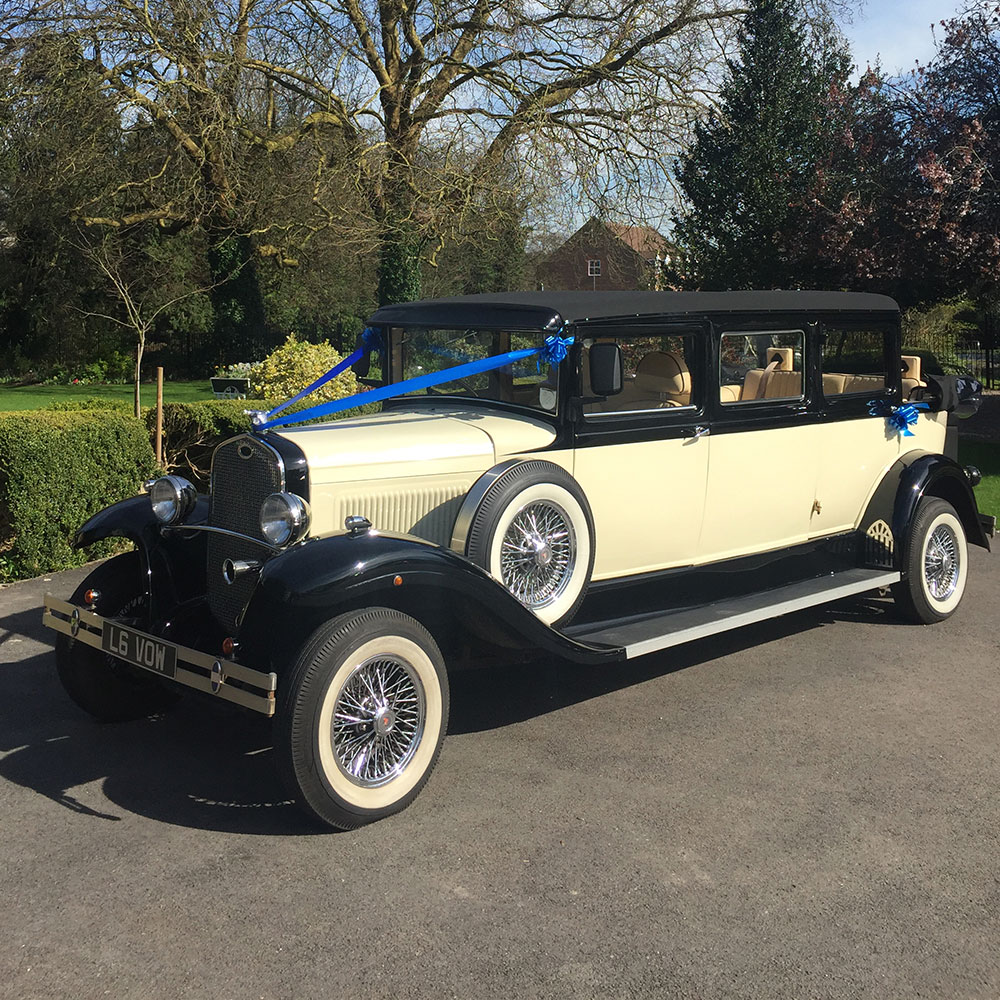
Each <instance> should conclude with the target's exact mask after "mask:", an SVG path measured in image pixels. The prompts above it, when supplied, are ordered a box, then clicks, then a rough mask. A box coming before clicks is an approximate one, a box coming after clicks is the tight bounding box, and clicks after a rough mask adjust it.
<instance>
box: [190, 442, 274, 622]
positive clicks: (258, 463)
mask: <svg viewBox="0 0 1000 1000" xmlns="http://www.w3.org/2000/svg"><path fill="white" fill-rule="evenodd" d="M284 489H285V465H284V462H283V460H282V458H281V455H280V454H279V453H278V452H277V451H276V450H275V449H274V448H272V447H271V446H270V445H269V444H267V443H266V442H265V441H262V440H261V439H260V438H256V437H253V436H252V435H250V434H242V435H240V436H239V437H235V438H231V439H230V440H228V441H224V442H223V443H222V444H220V445H219V447H218V448H216V450H215V455H214V456H213V458H212V493H211V503H210V507H209V517H208V523H209V524H210V525H211V526H212V527H214V528H225V529H227V530H229V531H236V532H239V534H241V535H249V536H250V537H251V538H259V539H260V540H261V541H264V540H265V539H264V535H263V532H262V531H261V530H260V507H261V504H262V503H263V502H264V499H265V497H268V496H270V494H272V493H280V492H282V491H283V490H284ZM267 557H268V549H267V548H265V547H264V546H261V545H253V544H252V543H250V542H245V541H243V540H242V539H240V538H232V537H229V536H226V535H218V534H215V533H214V532H213V533H212V534H210V535H209V536H208V566H207V575H208V605H209V607H210V608H211V610H212V614H213V615H214V616H215V617H216V619H217V620H218V622H219V624H220V625H222V626H223V627H224V628H226V629H235V628H237V627H238V626H239V624H240V619H241V617H242V615H243V611H244V609H245V608H246V605H247V602H248V601H249V600H250V595H251V594H252V593H253V589H254V586H255V584H256V582H257V574H256V573H244V574H242V575H241V576H238V577H237V578H236V579H235V580H234V582H233V583H232V584H227V583H226V581H225V580H224V579H223V577H222V565H223V563H224V562H225V561H226V560H227V559H233V560H237V559H255V560H258V561H262V560H263V559H265V558H267Z"/></svg>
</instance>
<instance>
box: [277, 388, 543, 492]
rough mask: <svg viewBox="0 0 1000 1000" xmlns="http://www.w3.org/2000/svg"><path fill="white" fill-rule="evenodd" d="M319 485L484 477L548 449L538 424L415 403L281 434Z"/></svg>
mask: <svg viewBox="0 0 1000 1000" xmlns="http://www.w3.org/2000/svg"><path fill="white" fill-rule="evenodd" d="M282 437H284V438H287V439H288V440H289V441H291V442H292V443H293V444H295V445H296V446H298V448H300V449H301V450H302V452H303V454H304V455H305V457H306V461H307V462H308V465H309V479H310V482H311V483H312V484H314V485H316V484H320V483H333V482H352V481H360V480H372V479H396V478H408V477H412V476H427V475H441V474H462V473H473V472H485V471H486V470H487V469H489V468H491V467H492V466H493V465H495V464H496V463H497V462H499V461H501V460H503V459H505V458H507V457H509V456H511V455H516V454H520V453H522V452H532V451H537V450H539V449H541V448H545V447H546V446H548V445H551V444H552V443H553V441H555V438H556V432H555V428H554V427H553V426H552V425H551V424H549V423H547V422H545V421H544V420H540V419H536V418H533V417H529V416H520V415H518V416H512V415H510V414H509V413H506V412H498V411H496V410H489V409H486V408H482V409H480V408H473V407H466V408H462V407H456V406H455V405H454V404H451V405H427V404H424V405H421V406H419V407H417V406H415V407H413V408H412V409H397V408H394V409H392V410H389V411H388V412H385V413H377V414H372V415H370V416H361V417H349V418H347V419H344V420H338V421H335V422H333V423H329V424H315V425H311V426H308V427H297V428H293V429H286V430H283V431H282Z"/></svg>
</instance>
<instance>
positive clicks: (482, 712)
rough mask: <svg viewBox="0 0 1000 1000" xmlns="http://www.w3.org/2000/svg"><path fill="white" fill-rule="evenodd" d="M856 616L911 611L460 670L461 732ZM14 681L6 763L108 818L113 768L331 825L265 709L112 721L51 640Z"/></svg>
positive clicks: (128, 792)
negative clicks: (75, 689) (317, 813)
mask: <svg viewBox="0 0 1000 1000" xmlns="http://www.w3.org/2000/svg"><path fill="white" fill-rule="evenodd" d="M40 619H41V615H40V612H38V611H37V610H33V611H29V612H19V613H16V614H11V615H8V616H6V617H2V618H0V630H2V631H0V645H2V644H5V643H12V642H13V643H16V642H18V641H24V639H22V638H21V637H22V636H23V637H28V638H32V639H35V640H37V641H40V642H44V643H46V644H48V640H49V636H48V635H46V634H45V631H46V630H44V629H43V628H42V626H41V622H40ZM845 619H850V620H856V621H863V622H867V623H869V624H879V623H885V624H893V625H898V624H899V621H898V618H897V617H896V616H895V615H894V613H893V612H892V606H891V604H889V603H887V602H885V601H879V600H874V599H872V600H854V601H844V602H841V603H840V604H838V605H831V606H830V607H829V608H825V609H816V610H812V611H805V612H801V613H798V614H794V615H788V616H786V617H784V618H780V619H775V620H773V621H769V622H763V623H761V624H759V625H754V626H750V627H747V628H743V629H740V630H738V631H735V632H730V633H726V634H724V635H721V636H716V637H713V638H711V639H703V640H700V641H698V642H695V643H690V644H688V645H686V646H681V647H677V648H676V649H672V650H667V651H665V652H663V653H659V654H653V655H650V656H645V657H641V658H639V659H636V660H632V661H627V662H622V663H619V664H612V665H609V666H603V667H587V668H584V667H580V666H577V665H575V664H568V663H562V662H558V661H551V660H542V659H539V660H535V661H532V662H527V663H516V664H510V663H501V662H494V663H492V664H490V665H488V666H483V667H480V668H475V669H464V670H459V671H456V672H455V673H454V675H453V677H452V681H451V693H452V725H451V727H450V729H449V732H450V733H452V734H455V735H457V734H465V733H474V732H481V731H486V730H495V729H502V728H503V727H505V726H510V725H513V724H515V723H518V722H522V721H524V720H526V719H531V718H534V717H538V716H543V715H546V714H548V713H549V712H554V711H558V710H559V709H561V708H564V707H566V706H569V705H573V704H577V703H579V702H583V701H587V700H589V699H592V698H598V697H601V696H602V695H605V694H608V693H609V692H611V691H615V690H618V689H621V688H624V687H628V686H631V685H634V684H638V683H642V682H644V681H647V680H649V679H651V678H653V677H659V676H663V675H665V674H668V673H672V672H675V671H678V670H685V669H688V668H689V667H691V668H694V667H697V666H698V665H699V664H702V663H706V662H709V661H711V660H713V659H717V658H719V657H722V656H726V655H729V654H732V653H738V652H739V651H740V650H743V649H747V648H750V647H753V646H757V645H763V644H766V643H768V642H771V641H774V640H776V639H779V638H783V637H785V636H789V635H792V634H795V633H799V632H804V631H808V630H811V629H816V628H822V627H823V626H824V624H827V623H829V622H832V621H836V620H845ZM35 648H37V647H35ZM10 649H11V647H7V649H6V652H7V653H8V654H9V653H10ZM0 688H2V690H0V752H2V753H3V754H4V756H3V757H2V759H0V777H2V778H5V779H6V780H8V781H11V782H14V783H16V784H18V785H21V786H23V787H25V788H30V789H32V790H34V791H36V792H37V793H39V794H40V795H44V796H46V797H47V798H49V799H51V800H52V801H53V802H57V803H59V804H60V805H62V806H64V807H65V808H67V809H71V810H73V811H75V812H78V813H80V814H82V815H86V816H89V817H91V818H92V819H93V820H94V821H95V822H107V823H110V822H117V821H120V820H121V819H122V818H124V817H123V816H122V815H121V814H116V812H115V810H114V809H112V808H109V807H108V805H107V804H106V803H105V801H104V799H101V800H100V801H101V805H100V807H97V806H95V805H93V804H87V802H86V799H88V798H89V799H91V800H92V801H93V800H95V799H97V798H98V797H97V796H95V795H94V794H93V792H92V791H89V792H88V789H87V788H86V786H88V785H90V784H92V783H94V782H99V783H100V789H101V791H102V792H103V795H104V798H105V799H106V800H107V801H109V802H110V803H111V804H112V805H113V806H115V807H117V808H118V809H120V810H124V811H126V812H129V813H135V814H138V815H141V816H145V817H149V818H152V819H156V820H160V821H162V822H164V823H170V824H174V825H179V826H184V827H191V828H195V829H205V830H217V831H225V832H238V833H244V834H255V835H265V834H270V835H274V834H293V835H294V834H307V833H316V832H321V831H320V830H319V829H318V828H317V827H316V826H315V825H313V824H312V823H311V822H310V821H309V820H307V819H306V818H305V817H304V816H303V815H302V814H301V813H300V812H299V810H298V809H297V808H296V807H295V805H294V803H293V802H291V801H290V800H289V798H288V795H287V793H286V792H285V790H284V788H283V787H282V784H281V782H280V781H279V778H278V775H277V773H276V769H275V766H274V760H273V753H272V739H273V735H272V724H271V722H270V720H268V719H266V718H264V717H263V716H258V715H255V714H253V713H249V712H244V711H241V710H239V709H236V708H233V707H231V706H228V705H225V704H222V703H219V702H212V703H209V701H208V699H203V698H201V697H199V696H197V695H193V694H192V695H186V696H185V697H184V698H183V699H182V700H181V702H180V703H179V704H178V705H177V706H176V708H174V709H173V710H172V711H171V712H170V713H168V714H165V715H162V716H154V717H151V718H148V719H144V720H141V721H137V722H131V723H124V724H117V725H102V724H100V723H96V722H94V721H93V720H92V719H90V717H89V716H86V715H85V714H84V713H83V712H81V711H80V710H79V709H77V708H76V706H74V705H73V704H72V703H70V701H69V699H68V698H67V697H66V695H65V693H64V692H63V690H62V688H61V687H60V685H59V683H58V680H57V679H56V675H55V666H54V661H53V656H52V654H51V652H50V651H46V652H44V653H40V654H37V655H32V656H28V657H26V658H23V659H17V660H14V661H13V662H7V663H5V664H3V665H2V666H0Z"/></svg>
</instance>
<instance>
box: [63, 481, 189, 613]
mask: <svg viewBox="0 0 1000 1000" xmlns="http://www.w3.org/2000/svg"><path fill="white" fill-rule="evenodd" d="M207 520H208V497H207V496H199V497H198V500H197V503H196V505H195V508H194V510H193V511H192V512H191V514H190V515H189V516H188V518H187V522H186V523H188V524H204V523H205V522H206V521H207ZM105 538H127V539H129V541H131V542H134V543H135V546H136V548H137V549H138V550H139V553H140V556H141V559H142V566H143V571H144V572H145V573H146V575H147V581H146V582H147V586H148V589H149V599H150V611H151V616H152V618H153V620H154V621H156V620H159V619H161V618H165V617H167V616H168V615H170V613H171V612H172V611H173V609H174V608H176V607H177V606H178V605H180V604H182V603H183V602H185V601H189V600H191V599H193V598H197V597H200V596H202V595H204V593H205V556H206V548H205V538H206V536H205V534H204V532H190V533H185V532H181V531H170V532H166V533H164V532H162V531H161V529H160V523H159V521H157V520H156V518H155V517H154V516H153V510H152V507H151V506H150V503H149V497H148V496H145V495H140V496H137V497H130V498H129V499H128V500H121V501H119V502H118V503H116V504H112V505H111V506H110V507H105V508H104V510H101V511H98V512H97V513H96V514H95V515H94V516H93V517H92V518H90V520H88V521H87V522H86V524H84V525H83V526H82V527H81V528H80V530H79V531H77V533H76V534H75V535H74V536H73V541H72V544H73V547H74V548H78V549H81V548H86V547H87V546H88V545H93V543H94V542H99V541H102V540H103V539H105Z"/></svg>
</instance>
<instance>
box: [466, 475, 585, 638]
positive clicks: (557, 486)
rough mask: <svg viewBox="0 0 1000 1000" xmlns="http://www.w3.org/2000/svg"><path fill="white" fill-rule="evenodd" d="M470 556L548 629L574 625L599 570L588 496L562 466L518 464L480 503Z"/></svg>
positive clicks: (473, 523) (471, 532)
mask: <svg viewBox="0 0 1000 1000" xmlns="http://www.w3.org/2000/svg"><path fill="white" fill-rule="evenodd" d="M466 555H467V556H468V557H469V558H470V559H471V560H472V561H473V562H475V563H477V564H478V565H479V566H482V567H483V569H485V570H486V571H487V572H488V573H490V575H491V576H493V577H494V579H496V580H499V581H500V583H502V584H503V586H504V587H506V588H507V590H509V591H510V593H511V594H513V595H514V597H516V598H517V599H518V600H519V601H520V602H521V604H523V605H524V606H525V607H526V608H528V610H529V611H533V612H534V613H535V615H537V616H538V617H539V618H540V619H541V620H542V621H543V622H545V623H546V624H547V625H553V626H556V627H558V626H560V625H566V624H568V623H569V621H570V620H571V619H572V617H573V615H574V614H575V613H576V611H577V609H578V608H579V607H580V604H581V603H582V602H583V599H584V597H585V596H586V592H587V586H588V584H589V583H590V574H591V571H592V569H593V566H594V529H593V518H592V517H591V513H590V507H589V506H588V504H587V500H586V498H585V497H584V495H583V491H582V490H581V489H580V487H579V485H578V484H577V483H576V481H575V480H574V479H573V478H572V477H571V476H570V475H569V474H568V473H567V472H565V471H563V470H562V469H560V468H559V467H558V466H556V465H552V464H550V463H548V462H539V461H529V462H523V463H521V464H520V465H515V466H514V467H513V468H511V469H509V470H508V471H507V472H505V473H504V474H503V475H502V476H501V477H500V478H499V479H498V480H497V481H496V482H495V483H494V484H493V485H492V486H491V487H490V488H489V490H488V491H487V493H486V495H485V496H484V497H483V499H482V500H481V501H480V504H479V506H478V508H477V509H476V511H475V513H474V514H473V516H472V521H471V523H470V526H469V535H468V541H467V543H466Z"/></svg>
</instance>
